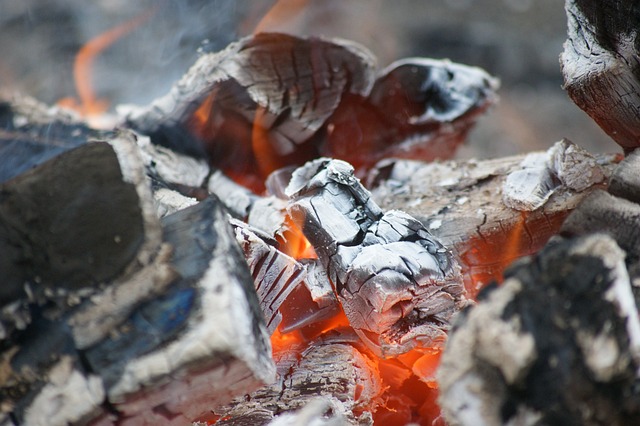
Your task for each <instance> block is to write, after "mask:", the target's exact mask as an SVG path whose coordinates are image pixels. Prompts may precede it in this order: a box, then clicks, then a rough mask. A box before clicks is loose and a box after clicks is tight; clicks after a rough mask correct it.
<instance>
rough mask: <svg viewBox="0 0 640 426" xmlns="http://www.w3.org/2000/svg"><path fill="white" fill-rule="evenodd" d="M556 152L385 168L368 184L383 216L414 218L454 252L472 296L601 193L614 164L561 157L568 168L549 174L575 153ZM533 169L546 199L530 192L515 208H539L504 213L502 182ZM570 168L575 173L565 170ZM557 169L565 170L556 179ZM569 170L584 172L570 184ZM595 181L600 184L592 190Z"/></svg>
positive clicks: (399, 163) (507, 209)
mask: <svg viewBox="0 0 640 426" xmlns="http://www.w3.org/2000/svg"><path fill="white" fill-rule="evenodd" d="M560 146H562V147H564V148H562V149H558V147H557V146H556V147H552V148H551V149H550V150H549V151H548V152H544V153H532V154H529V155H527V156H515V157H505V158H500V159H492V160H482V161H478V160H468V161H451V162H442V163H431V164H427V163H423V162H418V161H408V160H388V161H384V162H381V163H380V164H379V165H378V166H377V168H376V169H374V170H373V171H372V173H370V177H369V179H368V182H369V185H370V186H371V187H373V188H374V189H373V190H372V195H373V198H374V200H375V201H376V202H377V203H379V204H380V205H381V206H382V207H383V208H386V209H390V208H398V209H402V210H404V211H406V212H407V213H409V214H411V215H412V216H414V217H416V218H417V219H418V220H420V221H421V222H422V223H423V224H424V226H425V227H426V228H427V229H428V230H429V231H430V232H431V233H432V234H434V235H435V236H436V237H438V238H439V239H440V241H442V243H443V244H444V245H445V246H446V247H449V248H450V249H451V250H452V251H453V253H454V255H455V256H456V257H457V258H458V259H460V264H461V266H462V273H463V276H464V280H465V286H466V288H467V291H468V293H469V295H475V294H476V292H477V291H478V290H479V288H481V287H482V286H483V285H485V284H488V283H489V282H491V281H492V280H495V279H499V278H500V276H501V274H502V271H503V269H504V268H505V267H506V266H507V265H508V264H510V263H511V262H512V261H513V260H515V259H516V258H518V257H520V256H523V255H528V254H532V253H535V252H536V251H537V250H539V249H540V248H542V247H543V246H544V244H545V243H546V242H547V240H548V239H549V238H550V237H551V236H552V235H554V234H556V233H557V231H558V230H559V229H560V227H561V225H562V222H563V220H564V219H565V218H566V217H567V215H568V214H569V213H570V212H571V211H572V210H573V209H575V208H576V206H577V205H578V204H579V203H580V201H581V200H583V199H584V198H585V197H587V196H588V195H589V194H590V193H591V192H592V191H593V190H594V189H596V188H599V187H603V186H605V185H606V177H608V176H609V175H610V174H611V172H612V170H613V169H614V168H615V164H616V158H615V157H612V156H599V157H595V158H594V157H592V156H590V155H588V154H585V153H584V152H583V153H581V154H579V155H576V156H574V155H569V156H566V155H565V156H563V157H564V158H570V159H571V161H569V162H567V161H565V162H561V163H559V164H565V166H562V167H560V166H555V165H553V164H554V162H553V161H552V159H553V158H554V156H553V155H550V154H551V153H552V152H555V153H559V152H564V153H565V154H566V152H567V150H568V151H569V152H575V151H574V149H573V148H571V149H569V148H568V147H567V146H566V142H562V143H561V144H560ZM532 157H533V160H534V161H531V158H532ZM540 159H542V161H540ZM538 161H540V162H539V163H538V166H536V167H537V172H538V173H539V174H538V176H539V177H540V180H539V181H538V182H546V185H547V190H546V192H544V193H542V194H544V196H542V197H541V196H539V195H537V194H535V193H532V192H529V194H530V195H529V197H526V196H525V197H521V198H520V202H519V203H517V204H516V205H520V206H523V205H524V206H530V207H529V209H528V210H530V208H531V207H532V206H536V205H537V206H538V207H537V208H535V209H533V210H531V211H520V210H515V209H513V208H510V207H508V206H507V205H506V204H505V203H504V202H503V199H504V193H505V191H506V190H507V181H508V179H509V178H510V176H514V174H515V175H516V176H517V174H523V173H524V174H527V173H528V171H531V168H530V164H531V163H532V162H533V163H536V162H538ZM569 163H572V164H573V166H571V167H566V165H567V164H569ZM558 167H560V168H561V169H562V168H564V169H565V170H564V171H563V172H558V171H557V170H560V169H559V168H558ZM572 167H575V170H581V171H582V174H580V173H578V174H577V176H579V177H580V179H577V180H575V179H573V178H571V176H576V174H575V173H574V172H571V171H570V169H571V168H572ZM534 171H536V170H535V169H534ZM585 171H586V172H585ZM560 176H562V177H560ZM512 179H513V178H512ZM519 179H521V178H519ZM572 179H573V180H572ZM531 180H533V179H531ZM600 180H603V182H601V183H597V182H598V181H600ZM563 182H566V183H563ZM585 183H591V186H589V185H585ZM568 185H572V186H573V187H574V188H576V187H577V188H578V189H580V190H581V191H578V190H575V189H571V187H570V186H568ZM576 185H578V186H576ZM585 186H586V187H585ZM538 187H540V185H539V184H538ZM532 194H533V195H536V196H535V197H532V196H531V195H532ZM538 194H540V193H538ZM545 199H546V201H541V200H545ZM540 203H542V204H541V205H540Z"/></svg>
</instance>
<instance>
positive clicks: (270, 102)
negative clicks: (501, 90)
mask: <svg viewBox="0 0 640 426" xmlns="http://www.w3.org/2000/svg"><path fill="white" fill-rule="evenodd" d="M496 87H497V83H496V81H495V80H494V79H493V78H491V77H490V76H489V75H488V74H486V73H485V72H484V71H482V70H480V69H477V68H472V67H466V66H463V65H458V64H451V63H450V62H447V61H434V60H425V59H407V60H403V61H399V62H397V63H394V64H392V65H391V66H390V67H389V68H387V69H385V70H384V71H383V72H382V74H381V76H380V77H379V78H377V79H376V74H375V58H374V57H373V56H372V54H371V53H370V52H368V51H367V50H366V49H364V48H363V47H361V46H358V45H355V44H353V43H350V42H347V41H345V40H324V39H318V38H307V39H302V38H297V37H294V36H290V35H286V34H275V33H274V34H269V33H261V34H256V35H254V36H251V37H247V38H245V39H242V40H240V41H238V42H237V43H233V44H231V45H230V46H229V47H228V48H227V49H226V50H224V51H222V52H219V53H216V54H207V55H204V56H202V57H201V58H200V59H199V60H198V61H197V62H196V64H194V66H193V67H192V68H191V69H190V70H189V72H188V73H187V74H186V75H185V76H184V77H183V78H182V80H180V81H179V82H178V83H177V84H176V85H175V86H174V87H173V88H172V89H171V91H170V92H169V93H168V94H167V95H166V96H164V97H162V98H159V99H157V100H156V101H154V102H153V103H152V104H151V105H149V106H148V107H146V108H142V109H139V110H137V111H133V112H132V113H130V114H129V116H128V119H127V120H128V125H129V126H131V127H132V128H133V129H135V130H137V131H139V132H141V133H144V134H147V135H149V136H151V139H152V140H153V141H154V143H158V144H162V145H167V146H170V147H172V148H174V149H176V150H179V151H181V152H186V153H189V154H191V155H200V156H206V157H208V158H209V160H210V161H211V163H212V164H213V165H214V166H216V167H219V168H220V169H222V170H223V171H225V173H226V174H227V175H228V176H230V177H231V178H232V179H234V180H236V181H238V182H242V183H243V184H244V185H245V186H247V187H249V188H252V189H253V190H254V191H260V190H262V189H263V188H264V186H263V185H264V179H265V178H266V177H267V176H268V174H269V173H270V172H272V171H274V170H276V169H278V168H281V167H284V166H287V165H301V164H303V163H304V162H305V161H308V160H311V159H313V158H316V157H318V156H320V155H326V156H331V157H338V158H341V157H343V158H348V159H350V160H351V161H354V162H355V161H357V162H359V163H358V164H359V165H363V166H371V165H373V164H374V163H375V162H376V161H377V160H379V159H380V158H382V157H383V156H386V155H400V154H401V153H404V152H406V150H407V149H410V150H411V153H412V154H410V155H418V156H419V157H421V158H425V159H433V158H435V157H448V156H450V155H451V154H452V153H453V151H454V150H455V147H456V146H457V145H458V144H459V143H460V142H461V141H462V140H463V139H464V136H465V135H466V133H467V131H468V130H469V128H470V127H471V125H472V124H473V123H474V121H475V118H476V116H477V115H478V114H479V113H480V112H482V111H484V110H486V108H487V107H488V106H489V105H491V104H492V103H493V102H494V101H495V95H494V91H495V89H496ZM390 107H391V108H394V113H393V114H388V113H387V108H390ZM354 135H356V136H357V137H355V138H354V137H353V136H354ZM438 152H441V154H438Z"/></svg>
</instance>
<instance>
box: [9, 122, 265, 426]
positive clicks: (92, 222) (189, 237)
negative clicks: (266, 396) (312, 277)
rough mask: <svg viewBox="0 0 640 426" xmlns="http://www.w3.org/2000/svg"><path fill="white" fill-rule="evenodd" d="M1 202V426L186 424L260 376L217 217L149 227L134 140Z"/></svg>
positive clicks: (59, 169) (256, 345) (44, 173)
mask: <svg viewBox="0 0 640 426" xmlns="http://www.w3.org/2000/svg"><path fill="white" fill-rule="evenodd" d="M85 142H86V141H85ZM156 164H157V163H156ZM148 165H149V164H147V166H148ZM148 170H149V169H146V171H148ZM1 194H2V197H1V198H0V251H1V253H0V254H1V255H0V267H1V271H2V275H3V277H4V278H3V279H6V281H5V282H4V283H3V284H6V285H3V288H2V293H1V294H2V304H1V309H2V310H1V311H0V319H1V320H2V322H1V325H2V329H1V330H2V336H1V339H0V360H1V366H2V377H1V378H2V380H0V384H1V385H0V401H2V403H1V404H0V424H3V425H5V424H6V425H12V424H16V425H18V424H34V425H38V424H47V425H67V424H86V423H87V422H94V424H113V423H118V424H136V425H138V424H159V423H161V424H186V423H188V422H189V421H193V420H195V419H197V417H198V416H200V415H201V414H203V413H206V412H209V411H210V410H211V409H212V408H214V407H215V406H216V405H221V404H224V403H227V402H229V401H230V400H231V399H232V398H233V397H235V396H237V395H239V394H244V393H247V392H250V391H251V390H253V389H255V388H257V387H258V386H260V385H262V384H265V383H268V382H270V381H271V380H272V379H273V377H274V373H275V371H274V365H273V361H272V359H271V350H270V344H269V339H268V337H269V335H268V332H267V330H266V326H265V324H264V319H263V316H262V312H261V310H260V306H259V304H258V300H257V297H256V294H255V290H254V288H253V282H252V278H251V275H250V273H249V271H248V268H247V265H246V262H245V259H244V256H243V254H242V251H241V250H240V247H239V246H238V244H237V242H236V240H235V236H234V235H233V231H232V230H231V228H230V225H229V223H228V216H227V212H226V210H225V209H224V208H223V207H222V204H221V203H220V201H218V200H217V199H215V198H210V199H207V200H205V201H202V202H201V203H199V204H197V205H194V206H191V207H189V208H186V207H184V206H182V207H181V209H182V210H181V211H179V212H178V213H175V214H173V215H168V216H166V217H165V218H164V219H163V220H162V221H160V220H159V219H158V217H157V216H156V211H155V209H154V206H153V199H152V195H151V190H150V185H149V180H148V178H147V176H146V175H145V165H144V162H143V159H142V156H141V153H140V151H139V146H138V145H137V144H136V141H135V137H134V135H133V134H131V133H130V132H128V131H125V132H122V133H120V134H118V135H116V136H114V137H112V138H110V139H108V140H107V141H103V142H86V143H82V144H81V145H80V146H79V147H77V148H73V149H70V150H67V151H65V152H63V153H62V154H60V155H58V156H56V157H54V158H53V159H51V160H49V161H47V162H45V163H43V164H40V165H39V166H37V167H35V168H33V169H31V170H29V171H27V172H25V173H22V174H20V175H18V176H16V177H14V178H12V179H10V180H8V181H6V182H4V183H3V184H2V187H1Z"/></svg>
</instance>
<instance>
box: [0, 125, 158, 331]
mask: <svg viewBox="0 0 640 426" xmlns="http://www.w3.org/2000/svg"><path fill="white" fill-rule="evenodd" d="M0 193H1V194H2V196H1V199H0V271H2V275H3V286H2V290H1V291H0V306H2V311H1V318H2V323H1V324H2V330H1V332H0V336H1V337H3V338H4V337H7V336H8V334H9V333H10V331H11V330H12V329H13V326H11V325H10V324H9V323H11V322H13V323H14V325H16V326H18V325H19V324H18V323H23V324H21V325H19V327H18V328H22V327H23V326H24V325H26V324H24V321H27V323H28V318H26V317H24V316H23V315H21V314H19V312H23V313H24V315H27V316H28V309H27V307H28V306H29V305H31V304H37V305H46V304H50V303H54V304H55V305H56V307H57V309H59V310H60V311H61V312H65V311H67V310H69V309H70V308H71V307H73V306H75V305H77V304H78V303H80V301H81V300H82V299H83V298H86V297H88V296H90V295H93V294H95V293H96V292H97V291H98V290H99V286H98V285H99V284H101V283H105V282H110V281H113V280H115V279H116V278H119V277H121V276H127V275H131V274H133V273H135V272H136V271H138V270H139V269H140V268H142V267H144V266H146V265H148V264H149V263H150V262H151V260H152V259H153V258H154V257H155V254H156V252H157V251H158V249H159V246H160V243H161V229H160V222H159V220H158V219H157V218H156V216H155V213H154V209H153V204H152V200H151V192H150V191H149V188H148V187H147V186H146V181H145V177H144V172H143V168H142V163H141V161H140V157H139V155H138V152H137V148H136V146H135V142H134V141H133V140H132V138H131V135H130V134H122V135H121V136H120V137H117V138H113V139H110V140H109V142H108V143H107V142H92V143H85V144H83V145H81V146H80V147H78V148H75V149H72V150H70V151H67V152H65V153H63V154H61V155H59V156H57V157H55V158H54V159H52V160H49V161H48V162H45V163H43V164H42V165H40V166H38V167H36V168H35V169H32V170H30V171H28V172H26V173H23V174H21V175H19V176H17V177H15V178H13V179H11V180H9V181H7V182H5V183H3V184H2V186H1V187H0Z"/></svg>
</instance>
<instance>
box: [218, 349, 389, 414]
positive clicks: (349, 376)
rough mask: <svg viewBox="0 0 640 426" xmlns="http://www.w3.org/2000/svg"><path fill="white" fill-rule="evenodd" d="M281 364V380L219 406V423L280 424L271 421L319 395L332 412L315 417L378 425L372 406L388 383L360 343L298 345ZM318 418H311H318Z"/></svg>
mask: <svg viewBox="0 0 640 426" xmlns="http://www.w3.org/2000/svg"><path fill="white" fill-rule="evenodd" d="M354 337H355V336H354ZM277 366H278V372H279V373H280V375H279V378H278V380H277V381H276V383H274V384H273V385H271V386H267V387H264V388H261V389H259V390H257V391H255V392H253V393H252V394H251V395H249V396H248V397H247V398H238V399H237V400H235V401H234V402H233V403H232V404H230V405H229V406H228V407H226V408H224V409H221V410H215V412H216V414H218V415H220V416H221V417H222V418H223V420H220V421H219V422H218V423H216V424H217V425H221V426H240V425H249V424H250V425H255V426H261V425H267V424H274V425H276V424H279V423H277V422H274V423H270V422H271V421H273V419H276V420H277V419H279V415H281V414H282V413H287V412H291V411H294V410H299V409H302V410H304V408H303V407H305V406H308V404H318V402H317V401H318V399H321V400H322V401H323V402H322V405H323V406H326V405H328V407H327V408H328V409H329V410H328V413H327V412H324V413H322V412H321V413H317V414H315V416H313V417H323V415H326V414H329V416H328V417H329V418H333V419H334V420H335V421H336V423H337V424H340V425H371V424H372V420H371V412H370V411H369V410H372V409H375V406H376V405H377V404H378V403H379V402H380V401H379V400H378V398H379V397H380V395H381V394H382V391H383V386H382V382H381V379H380V373H379V371H378V368H377V367H376V364H375V363H374V362H373V361H372V359H371V358H370V357H369V355H367V354H365V353H363V352H361V351H360V350H359V349H358V348H356V347H355V346H352V345H351V344H349V343H346V342H339V341H333V342H322V341H319V342H316V343H312V344H310V346H308V347H306V348H305V347H304V346H297V347H294V348H292V349H291V351H290V352H287V353H285V354H281V355H280V359H279V360H278V362H277ZM310 411H312V410H310ZM313 411H315V410H313ZM313 417H311V418H310V420H316V419H314V418H313ZM285 424H286V423H285ZM301 424H316V423H301Z"/></svg>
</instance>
